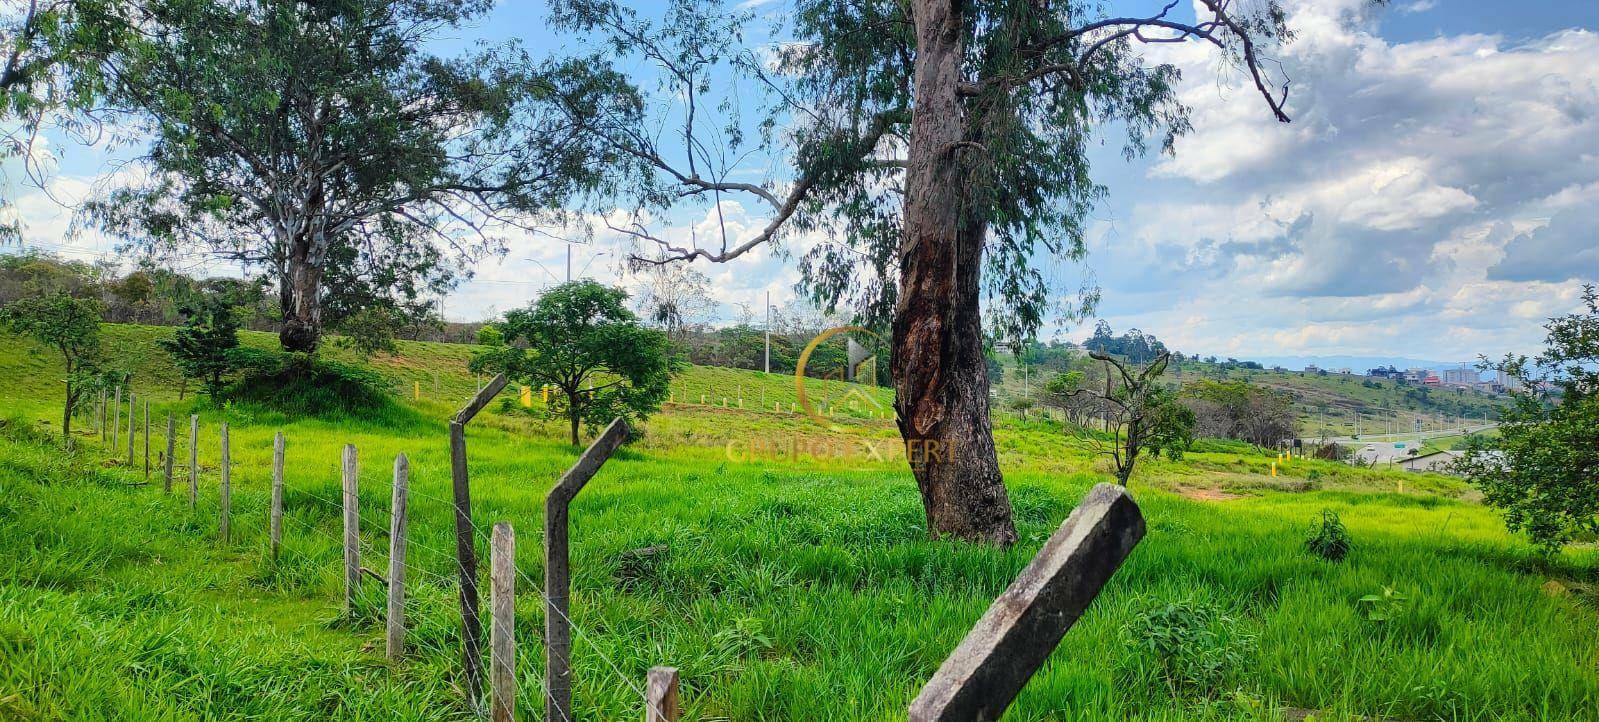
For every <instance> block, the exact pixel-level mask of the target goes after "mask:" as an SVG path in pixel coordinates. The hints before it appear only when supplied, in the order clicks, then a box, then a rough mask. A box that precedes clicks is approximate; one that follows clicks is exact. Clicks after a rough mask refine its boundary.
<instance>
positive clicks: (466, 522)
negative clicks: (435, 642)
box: [450, 374, 508, 710]
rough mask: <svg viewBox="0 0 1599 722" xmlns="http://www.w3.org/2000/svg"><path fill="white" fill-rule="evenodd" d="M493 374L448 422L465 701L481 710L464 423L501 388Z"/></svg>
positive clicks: (479, 646)
mask: <svg viewBox="0 0 1599 722" xmlns="http://www.w3.org/2000/svg"><path fill="white" fill-rule="evenodd" d="M507 381H508V380H507V379H506V378H505V374H496V375H495V377H494V378H492V379H490V380H489V384H488V385H487V386H484V387H483V388H481V389H479V390H478V392H477V395H476V396H473V397H472V400H471V401H469V402H467V404H466V407H465V408H463V409H461V410H460V412H458V413H456V415H455V418H454V419H452V420H451V421H450V482H451V484H452V486H453V487H454V493H455V563H456V568H457V569H458V570H459V571H460V573H461V640H462V642H463V644H462V646H463V649H462V650H461V660H462V666H463V667H464V668H465V669H464V671H465V673H466V695H467V701H468V702H469V703H471V705H472V709H474V710H481V709H482V707H481V706H480V705H481V704H482V698H483V623H482V621H481V620H480V619H479V618H478V591H477V546H476V543H475V541H474V537H473V532H474V530H475V529H476V527H474V526H473V525H472V486H471V483H470V480H469V477H468V476H467V469H466V425H467V424H468V423H471V421H472V417H474V416H477V414H478V412H479V411H482V410H483V407H485V406H488V404H489V401H490V400H492V399H493V398H494V397H495V396H497V395H499V393H500V391H502V390H504V389H505V384H506V383H507Z"/></svg>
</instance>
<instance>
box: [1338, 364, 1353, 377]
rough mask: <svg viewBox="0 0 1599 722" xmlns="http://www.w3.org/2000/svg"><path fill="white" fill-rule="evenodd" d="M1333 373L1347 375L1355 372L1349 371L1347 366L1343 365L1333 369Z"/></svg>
mask: <svg viewBox="0 0 1599 722" xmlns="http://www.w3.org/2000/svg"><path fill="white" fill-rule="evenodd" d="M1333 373H1335V374H1343V375H1345V376H1349V375H1351V374H1353V373H1355V372H1354V371H1351V370H1350V369H1349V367H1348V366H1345V367H1343V368H1337V369H1333Z"/></svg>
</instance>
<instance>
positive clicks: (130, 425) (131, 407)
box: [128, 389, 138, 467]
mask: <svg viewBox="0 0 1599 722" xmlns="http://www.w3.org/2000/svg"><path fill="white" fill-rule="evenodd" d="M136 403H138V402H137V401H135V400H134V394H133V389H128V466H129V467H132V466H133V417H134V413H133V411H134V404H136Z"/></svg>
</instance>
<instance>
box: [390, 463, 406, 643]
mask: <svg viewBox="0 0 1599 722" xmlns="http://www.w3.org/2000/svg"><path fill="white" fill-rule="evenodd" d="M410 479H411V462H410V460H408V459H406V458H405V454H400V455H399V456H396V457H394V489H393V492H392V496H391V497H390V507H389V612H388V651H389V661H390V662H398V661H400V656H401V655H402V654H404V653H405V525H406V518H405V517H406V497H407V496H408V495H409V493H410V483H411V482H410Z"/></svg>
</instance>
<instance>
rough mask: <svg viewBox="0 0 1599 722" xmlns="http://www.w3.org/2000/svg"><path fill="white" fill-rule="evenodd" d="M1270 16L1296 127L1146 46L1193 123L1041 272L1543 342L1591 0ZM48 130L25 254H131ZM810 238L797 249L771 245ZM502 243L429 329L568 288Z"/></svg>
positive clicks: (527, 241)
mask: <svg viewBox="0 0 1599 722" xmlns="http://www.w3.org/2000/svg"><path fill="white" fill-rule="evenodd" d="M1162 4H1163V3H1162V2H1157V0H1119V1H1118V2H1115V3H1113V10H1114V11H1116V12H1118V13H1126V14H1148V13H1150V12H1152V11H1153V10H1156V9H1158V7H1159V6H1160V5H1162ZM786 5H787V4H786V3H785V2H783V1H782V0H764V1H763V0H749V1H748V2H745V3H743V6H744V7H746V8H748V9H749V10H750V11H752V12H754V13H756V15H757V18H758V22H767V21H772V20H776V19H780V18H781V16H782V13H783V12H784V10H785V9H786ZM1284 5H1285V6H1286V7H1287V9H1288V11H1289V16H1290V21H1289V24H1290V26H1291V27H1292V28H1293V29H1294V30H1295V31H1296V33H1297V36H1296V38H1295V40H1294V41H1293V42H1292V43H1290V44H1288V45H1287V46H1285V47H1284V48H1281V49H1280V50H1278V51H1277V52H1276V54H1275V57H1276V59H1277V60H1279V61H1280V62H1281V64H1282V70H1283V72H1284V73H1285V74H1286V75H1287V77H1288V78H1290V79H1291V81H1292V84H1291V89H1290V94H1289V99H1288V103H1287V110H1288V114H1289V115H1290V116H1291V117H1292V119H1293V122H1291V123H1288V124H1281V123H1277V122H1276V121H1274V120H1273V119H1272V118H1271V117H1270V115H1269V113H1268V112H1267V110H1266V108H1265V106H1264V104H1263V103H1262V102H1261V101H1260V99H1259V98H1258V96H1256V95H1254V91H1253V89H1251V88H1246V87H1245V86H1244V85H1243V84H1242V82H1241V81H1242V78H1240V77H1237V73H1236V72H1235V71H1232V70H1230V69H1227V68H1225V67H1222V66H1220V65H1219V64H1218V62H1217V59H1216V56H1215V54H1214V53H1213V52H1211V50H1210V49H1209V48H1208V47H1205V46H1201V45H1199V44H1181V45H1157V46H1151V47H1150V48H1149V49H1148V50H1147V52H1148V54H1149V55H1150V60H1151V61H1153V62H1171V63H1174V64H1176V65H1177V66H1178V67H1179V68H1181V69H1182V71H1183V78H1184V80H1183V85H1182V88H1181V97H1182V99H1183V101H1184V102H1185V103H1186V104H1187V105H1188V106H1189V107H1190V108H1191V109H1192V118H1193V125H1194V131H1193V132H1192V133H1190V134H1188V135H1186V136H1184V137H1182V138H1181V139H1180V140H1179V141H1178V143H1177V145H1176V148H1175V153H1174V154H1173V155H1170V156H1162V155H1153V156H1150V157H1147V158H1142V159H1136V160H1134V161H1131V162H1129V161H1126V160H1124V159H1123V158H1122V156H1121V154H1120V148H1121V138H1120V137H1118V136H1117V134H1116V132H1115V129H1113V128H1107V129H1104V131H1103V132H1102V137H1101V141H1102V143H1101V144H1100V145H1099V146H1097V147H1096V148H1095V150H1094V151H1093V154H1092V155H1093V157H1092V160H1093V167H1094V175H1095V178H1096V180H1098V181H1099V182H1101V183H1103V184H1104V185H1105V186H1106V188H1107V190H1108V195H1107V197H1106V199H1105V201H1104V202H1103V203H1102V204H1101V205H1100V207H1099V208H1097V209H1096V210H1095V212H1094V213H1093V214H1092V221H1091V223H1090V226H1089V232H1088V239H1087V240H1088V248H1089V254H1088V256H1087V258H1086V259H1084V260H1083V262H1081V263H1078V264H1062V263H1054V262H1049V263H1047V264H1046V265H1047V266H1048V267H1049V269H1050V272H1049V275H1050V277H1051V278H1052V279H1055V281H1056V282H1057V285H1058V291H1059V293H1060V295H1061V296H1062V298H1071V297H1073V296H1075V294H1076V292H1077V289H1078V288H1080V286H1081V285H1082V283H1083V280H1084V279H1085V278H1086V279H1091V280H1092V281H1093V282H1095V283H1097V284H1098V285H1099V286H1100V288H1101V289H1102V296H1103V300H1102V301H1101V303H1100V306H1099V309H1098V316H1099V317H1102V318H1104V319H1105V320H1106V321H1107V322H1109V323H1110V324H1111V326H1112V327H1113V328H1114V329H1116V330H1117V331H1122V330H1125V329H1128V328H1132V327H1137V328H1140V329H1142V330H1144V331H1146V332H1151V333H1154V334H1155V335H1157V336H1159V337H1160V338H1161V339H1163V340H1164V341H1166V342H1167V344H1168V345H1169V346H1171V347H1172V348H1176V349H1179V350H1182V351H1185V352H1188V353H1200V354H1206V355H1210V354H1214V355H1218V356H1233V357H1237V358H1246V359H1270V358H1288V357H1294V358H1302V357H1316V356H1359V357H1367V356H1370V357H1412V358H1424V359H1442V360H1469V359H1475V358H1477V357H1478V356H1480V355H1488V356H1498V355H1501V354H1503V353H1506V352H1512V351H1514V352H1531V351H1535V350H1536V349H1537V348H1538V346H1539V344H1540V341H1541V339H1542V336H1543V333H1542V323H1543V322H1544V320H1545V319H1546V318H1548V317H1550V316H1554V315H1558V314H1561V313H1566V312H1569V311H1572V310H1575V309H1576V308H1577V306H1578V304H1579V293H1580V286H1581V284H1582V283H1583V282H1599V240H1596V239H1595V234H1594V233H1593V229H1594V228H1596V227H1599V163H1595V160H1596V158H1595V154H1596V153H1599V3H1594V2H1591V1H1590V0H1528V1H1527V2H1520V3H1511V2H1505V1H1504V0H1394V2H1390V3H1389V4H1388V5H1387V6H1386V7H1383V8H1378V9H1373V8H1372V7H1371V4H1370V2H1369V0H1284ZM651 10H652V8H650V7H649V5H648V4H644V5H641V12H644V13H649V12H651ZM543 14H544V9H543V7H542V5H541V4H540V3H534V2H524V1H522V0H508V1H507V2H502V3H500V4H499V6H497V8H496V9H495V10H494V11H493V13H492V14H490V15H489V16H488V17H486V18H483V19H482V20H480V21H478V22H476V23H475V24H474V25H473V26H472V27H468V28H463V29H461V30H460V31H459V32H458V33H457V34H456V35H455V36H452V37H449V38H445V39H443V40H440V41H438V42H436V43H435V45H436V46H437V49H438V50H439V51H440V52H445V53H448V52H451V51H452V50H453V49H455V48H458V47H465V46H467V45H470V44H472V43H476V42H479V41H488V42H500V41H504V40H507V39H513V38H514V39H519V40H521V41H522V42H523V43H524V44H525V45H526V46H527V47H529V48H530V49H533V50H534V51H535V52H547V51H548V52H558V51H561V50H563V49H565V50H574V49H581V44H580V43H578V42H577V41H574V40H573V39H571V38H561V37H556V36H552V35H551V34H550V33H549V30H548V28H547V25H546V24H545V23H544V21H543V19H542V18H543ZM763 37H765V38H769V37H770V36H762V35H761V34H760V33H758V32H756V33H752V35H751V38H750V42H752V43H760V42H765V41H766V40H762V38H763ZM731 91H732V92H733V93H734V94H740V93H754V92H756V91H755V90H754V89H753V88H737V87H735V88H732V89H731ZM46 140H47V141H48V142H49V143H50V144H51V148H52V150H53V151H54V152H55V153H56V154H57V157H58V158H59V164H58V167H57V169H56V171H55V173H54V174H53V175H52V176H51V178H50V180H49V190H50V193H48V194H47V193H45V192H43V191H41V190H40V189H38V188H35V187H32V186H29V185H27V184H26V183H21V182H18V179H17V177H16V174H15V173H14V172H12V173H9V174H8V180H7V182H8V183H9V185H8V186H6V187H5V188H4V192H6V193H8V194H11V195H12V196H13V198H14V199H15V200H16V206H17V210H18V211H19V212H20V213H21V215H22V218H23V220H24V223H25V224H26V231H25V237H26V243H27V244H29V245H35V246H38V247H40V248H43V249H46V250H53V251H59V252H62V253H63V254H65V255H73V256H76V257H89V256H91V255H94V254H99V255H101V256H103V257H113V258H121V257H123V256H120V255H118V254H117V253H116V249H115V247H114V244H113V243H112V242H111V241H110V240H108V239H105V238H103V237H100V236H98V235H97V234H94V233H92V232H86V233H80V234H78V235H77V236H70V235H69V234H68V233H67V230H68V227H69V225H70V222H71V209H70V206H71V203H72V201H73V199H75V198H79V197H82V195H83V194H84V193H86V192H87V191H88V189H89V188H91V187H92V186H93V185H94V184H95V183H96V182H97V181H101V180H103V179H105V178H106V177H108V176H112V174H115V173H118V172H126V170H125V169H123V168H122V166H120V165H119V164H118V163H117V162H116V161H117V159H118V152H115V151H106V150H105V149H103V148H83V147H81V146H77V145H76V144H74V143H72V142H71V141H70V140H69V139H65V138H59V137H51V138H47V139H46ZM747 163H748V164H749V165H750V167H749V168H747V169H746V170H747V173H748V175H749V177H751V178H756V179H769V180H771V181H773V182H775V183H778V184H781V183H782V182H783V181H784V179H785V176H784V173H783V171H784V169H783V167H782V164H781V159H780V158H771V157H754V158H752V159H750V160H749V161H747ZM721 210H722V212H723V214H724V215H726V216H727V217H728V218H729V219H730V228H731V229H732V230H733V231H734V232H735V233H748V234H753V233H754V232H755V230H756V229H758V228H759V227H760V226H761V225H762V224H763V222H764V217H763V215H762V211H763V209H762V208H761V207H759V206H756V205H750V204H748V203H740V202H738V201H737V200H733V201H729V202H726V203H724V205H723V207H722V209H721ZM713 217H714V210H713V209H709V208H690V209H685V210H683V211H681V212H679V213H677V214H674V215H672V216H670V217H667V218H663V219H658V223H659V226H658V229H659V230H661V231H662V232H664V233H666V234H668V235H671V236H673V237H677V238H686V237H688V236H689V235H690V234H691V233H695V232H698V233H701V234H703V233H706V232H709V231H710V230H711V229H712V227H713V226H712V218H713ZM817 240H819V239H815V238H809V239H807V238H793V239H790V240H789V241H788V243H787V248H788V249H789V250H790V251H793V252H795V253H797V252H799V251H800V250H803V248H804V247H805V246H806V244H808V243H813V242H816V241H817ZM506 241H507V245H508V246H509V252H508V253H507V254H506V255H505V256H504V257H503V258H494V259H487V260H484V261H482V262H479V263H478V264H477V265H476V268H475V271H476V277H475V279H474V280H472V281H470V282H467V283H465V284H464V285H462V286H461V287H460V288H459V289H458V290H457V291H456V292H455V293H453V294H451V295H450V296H449V297H448V298H446V299H444V302H443V308H444V312H445V315H446V317H448V318H450V319H452V320H478V319H482V318H485V317H488V316H492V315H494V314H497V313H500V312H503V311H505V310H507V309H509V308H513V307H517V306H521V305H525V304H526V303H527V302H528V301H529V300H531V299H532V298H533V297H535V296H536V295H537V293H538V292H539V290H540V289H542V288H544V287H547V286H548V285H550V284H552V283H554V282H557V281H558V280H560V279H561V278H563V277H564V276H565V264H566V260H565V259H566V246H565V244H563V243H561V242H559V241H552V240H551V239H549V238H547V237H533V236H516V237H509V238H507V239H506ZM12 250H15V249H12ZM624 253H625V252H624V251H623V250H622V248H621V246H620V241H619V239H617V238H614V237H609V236H607V235H606V234H604V233H601V234H599V235H597V236H596V237H595V238H594V239H593V242H592V243H589V244H586V245H581V246H578V247H576V248H575V250H574V253H573V272H574V274H576V275H583V276H591V277H595V278H598V279H601V280H604V281H608V282H618V283H623V284H635V283H637V280H636V279H630V278H626V277H624V274H622V273H621V268H620V266H621V264H620V260H621V258H622V256H623V255H624ZM192 260H193V265H194V266H195V267H196V268H204V269H207V270H213V271H216V272H228V270H227V269H225V268H221V267H219V266H217V265H216V264H213V263H208V262H207V261H206V260H205V259H203V258H195V259H192ZM794 266H795V264H794V261H793V260H792V258H785V257H783V256H782V255H781V254H779V253H774V252H771V251H764V250H763V251H758V252H755V253H752V254H750V255H748V256H746V257H744V258H741V259H739V260H736V261H734V262H731V263H728V264H723V265H708V264H704V263H701V264H697V268H698V269H699V270H701V271H702V272H704V273H706V274H707V275H708V276H710V277H711V279H712V284H711V286H712V290H713V293H714V294H715V295H716V296H717V299H718V300H719V301H721V302H722V304H723V306H724V308H723V311H722V313H721V318H722V320H732V319H736V318H738V317H740V315H742V314H748V313H753V314H755V316H754V317H755V318H757V319H758V314H759V310H760V309H761V307H762V302H763V298H764V296H765V294H766V293H770V294H771V296H772V299H773V302H774V304H776V305H778V306H782V305H784V304H787V303H789V302H790V301H791V300H792V299H793V298H794V295H795V294H794V290H793V285H794V282H795V281H796V279H797V273H796V272H795V270H794ZM1091 326H1092V321H1089V322H1087V323H1069V322H1059V321H1057V322H1054V323H1051V324H1050V326H1049V327H1048V328H1046V329H1045V331H1044V333H1043V335H1044V337H1045V338H1061V339H1066V340H1080V339H1081V338H1083V337H1085V336H1086V335H1087V334H1088V329H1089V328H1091Z"/></svg>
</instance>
